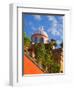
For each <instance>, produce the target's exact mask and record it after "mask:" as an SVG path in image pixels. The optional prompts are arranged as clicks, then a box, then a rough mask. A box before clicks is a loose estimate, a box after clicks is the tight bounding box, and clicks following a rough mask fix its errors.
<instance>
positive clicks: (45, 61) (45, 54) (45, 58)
mask: <svg viewBox="0 0 74 90" xmlns="http://www.w3.org/2000/svg"><path fill="white" fill-rule="evenodd" d="M53 45H54V42H52V44H48V45H47V47H46V46H45V44H43V43H40V44H35V51H36V52H35V55H36V59H37V62H38V63H40V64H41V66H43V67H42V68H43V69H44V70H45V71H46V72H50V73H59V71H60V65H59V64H57V63H55V62H54V61H55V60H54V57H53V53H52V50H51V47H52V46H53Z"/></svg>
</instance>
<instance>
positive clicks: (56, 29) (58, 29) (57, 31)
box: [47, 16, 63, 36]
mask: <svg viewBox="0 0 74 90" xmlns="http://www.w3.org/2000/svg"><path fill="white" fill-rule="evenodd" d="M47 17H48V20H49V21H51V22H52V24H51V26H50V28H49V29H48V30H47V31H48V32H49V33H51V34H52V35H54V36H55V35H57V36H61V35H62V32H63V30H62V29H63V25H62V24H60V23H58V21H57V19H56V18H55V16H47ZM61 20H62V18H61Z"/></svg>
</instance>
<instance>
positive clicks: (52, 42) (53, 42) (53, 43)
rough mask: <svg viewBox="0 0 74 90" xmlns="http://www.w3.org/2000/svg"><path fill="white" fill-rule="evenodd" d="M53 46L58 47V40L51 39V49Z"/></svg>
mask: <svg viewBox="0 0 74 90" xmlns="http://www.w3.org/2000/svg"><path fill="white" fill-rule="evenodd" d="M53 46H54V47H56V46H57V43H56V40H54V39H51V42H50V48H51V49H53Z"/></svg>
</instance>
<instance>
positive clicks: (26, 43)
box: [24, 32, 30, 47]
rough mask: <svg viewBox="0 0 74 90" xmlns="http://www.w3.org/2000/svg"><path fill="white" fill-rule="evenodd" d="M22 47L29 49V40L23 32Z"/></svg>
mask: <svg viewBox="0 0 74 90" xmlns="http://www.w3.org/2000/svg"><path fill="white" fill-rule="evenodd" d="M24 46H25V47H29V46H30V39H29V38H28V37H27V36H26V33H25V32H24Z"/></svg>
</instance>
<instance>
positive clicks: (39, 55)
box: [35, 44, 45, 62]
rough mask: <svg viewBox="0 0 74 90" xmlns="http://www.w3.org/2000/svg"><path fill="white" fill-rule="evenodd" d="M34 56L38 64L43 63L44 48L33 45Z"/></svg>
mask: <svg viewBox="0 0 74 90" xmlns="http://www.w3.org/2000/svg"><path fill="white" fill-rule="evenodd" d="M35 51H36V52H35V54H36V59H37V60H38V62H43V60H44V59H45V57H44V56H45V46H44V44H35Z"/></svg>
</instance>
